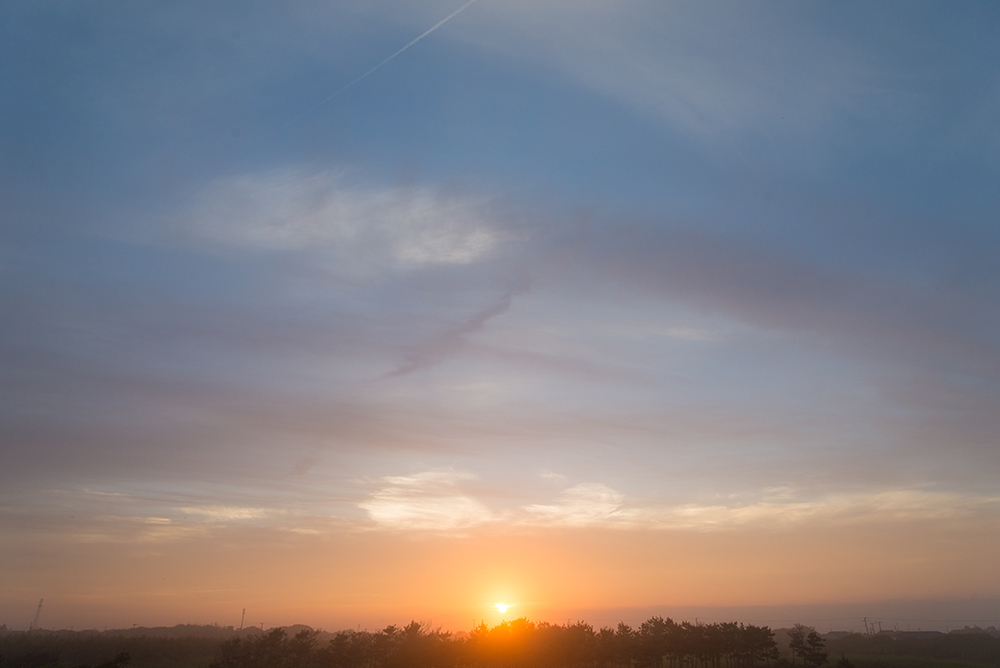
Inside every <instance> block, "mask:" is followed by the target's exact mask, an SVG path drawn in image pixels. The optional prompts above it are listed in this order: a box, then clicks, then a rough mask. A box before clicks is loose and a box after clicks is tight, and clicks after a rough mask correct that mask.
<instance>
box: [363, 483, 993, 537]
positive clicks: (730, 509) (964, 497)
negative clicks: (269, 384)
mask: <svg viewBox="0 0 1000 668" xmlns="http://www.w3.org/2000/svg"><path fill="white" fill-rule="evenodd" d="M548 477H551V474H549V476H548ZM477 479H478V477H477V476H475V475H473V474H471V473H465V472H459V471H453V470H442V471H425V472H420V473H416V474H413V475H410V476H388V477H386V478H383V479H382V482H383V483H385V486H384V487H382V488H381V489H379V490H378V491H377V492H375V493H374V494H372V495H371V496H370V498H369V499H368V500H366V501H363V502H361V503H359V504H358V505H359V507H360V508H362V509H363V510H365V511H366V512H367V513H368V516H369V519H370V520H371V521H372V522H373V523H374V525H375V527H376V528H379V529H393V530H415V531H431V532H435V531H453V530H457V529H471V528H473V527H477V526H483V525H487V524H489V525H494V526H503V527H507V528H508V529H511V530H515V531H516V530H518V529H523V530H528V529H531V528H533V527H562V528H606V529H621V530H643V531H645V530H682V531H722V530H732V529H739V528H747V527H755V526H756V527H770V528H782V527H785V528H794V527H795V526H800V525H802V524H804V523H807V522H816V521H822V522H825V523H828V524H830V525H844V524H848V525H850V524H856V523H859V522H861V523H867V522H879V521H882V522H884V521H894V522H900V521H904V522H905V521H908V520H934V519H943V520H955V519H958V518H963V517H966V518H967V517H973V516H995V514H996V513H997V511H998V510H1000V497H996V496H990V495H978V496H977V495H974V494H962V493H954V492H940V491H934V490H922V489H906V488H895V489H882V490H869V491H864V492H834V493H829V494H822V495H816V494H806V493H804V492H803V490H796V489H791V488H779V489H767V490H762V491H761V492H760V493H759V494H757V495H756V498H753V499H746V500H742V499H740V498H730V499H728V502H725V501H716V502H708V503H685V504H675V505H655V504H654V505H636V504H633V503H629V502H628V501H627V500H626V497H625V495H624V494H622V493H621V492H619V491H617V490H615V489H613V488H611V487H609V486H608V485H605V484H603V483H594V482H588V483H579V484H576V485H573V486H571V487H568V488H566V489H563V490H562V491H561V492H560V493H559V495H558V498H557V499H556V500H555V501H554V502H551V503H532V504H527V505H522V506H520V507H518V508H516V509H514V510H508V511H496V510H493V509H491V508H489V507H488V506H487V505H486V504H485V503H483V502H482V501H480V500H478V499H476V498H474V496H473V492H470V491H468V490H466V489H462V485H463V484H466V483H470V482H474V481H476V480H477Z"/></svg>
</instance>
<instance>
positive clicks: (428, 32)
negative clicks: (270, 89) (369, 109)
mask: <svg viewBox="0 0 1000 668" xmlns="http://www.w3.org/2000/svg"><path fill="white" fill-rule="evenodd" d="M477 2H479V0H469V1H468V2H466V3H465V4H464V5H462V6H461V7H459V8H458V9H456V10H455V11H453V12H452V13H451V14H448V16H446V17H444V18H443V19H441V20H440V21H438V22H437V23H435V24H434V25H432V26H431V27H430V28H428V29H427V30H425V31H424V32H423V33H421V34H420V35H418V36H417V37H415V38H414V39H412V40H410V42H408V43H407V44H406V46H404V47H403V48H401V49H400V50H399V51H396V52H395V53H394V54H392V55H391V56H389V57H388V58H386V59H385V60H383V61H382V62H381V63H379V64H378V65H376V66H375V67H373V68H371V69H370V70H368V71H367V72H365V73H364V74H362V75H361V76H359V77H358V78H357V79H355V80H354V81H352V82H351V83H349V84H347V85H346V86H344V87H343V88H341V89H339V90H337V91H335V92H333V93H331V94H329V95H327V96H326V97H324V98H323V99H322V100H320V101H319V102H317V103H316V104H314V105H312V106H311V107H309V108H308V109H306V110H305V111H303V112H302V113H301V114H299V115H298V116H296V117H295V118H293V119H292V120H290V121H288V123H286V124H285V127H288V126H289V125H291V124H292V123H294V122H295V121H297V120H299V119H300V118H302V117H303V116H305V115H306V114H308V113H309V112H311V111H313V110H314V109H316V107H320V106H322V105H324V104H326V103H327V102H329V101H330V100H332V99H333V98H335V97H337V96H338V95H340V94H341V93H343V92H344V91H346V90H347V89H348V88H350V87H351V86H353V85H354V84H356V83H358V82H360V81H361V80H362V79H365V78H367V77H368V76H369V75H371V74H373V73H374V72H375V71H376V70H378V69H379V68H381V67H382V66H383V65H385V64H386V63H388V62H389V61H390V60H392V59H393V58H395V57H396V56H398V55H399V54H401V53H403V52H404V51H406V50H407V49H409V48H410V47H411V46H413V45H414V44H416V43H417V42H419V41H420V40H422V39H423V38H424V37H427V36H428V35H430V34H431V33H432V32H434V31H435V30H437V29H438V28H440V27H441V26H443V25H444V24H445V23H447V22H448V21H450V20H452V19H453V18H455V17H456V16H457V15H459V14H460V13H462V12H463V11H465V10H466V9H468V8H469V7H470V6H471V5H474V4H475V3H477Z"/></svg>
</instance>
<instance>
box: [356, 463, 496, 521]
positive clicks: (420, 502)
mask: <svg viewBox="0 0 1000 668" xmlns="http://www.w3.org/2000/svg"><path fill="white" fill-rule="evenodd" d="M473 479H475V476H473V475H472V474H469V473H462V472H457V471H452V470H439V471H424V472H421V473H416V474H414V475H411V476H388V477H386V478H383V479H382V481H383V482H384V483H388V484H387V485H386V486H385V487H383V488H382V489H380V490H379V491H377V492H375V494H373V495H372V497H371V498H370V499H369V500H368V501H365V502H363V503H359V504H358V505H359V506H360V507H361V508H362V509H364V510H365V511H367V513H368V516H369V517H370V518H371V519H372V520H373V521H374V522H375V523H376V524H377V525H378V526H380V527H382V528H388V529H422V530H433V531H448V530H455V529H466V528H469V527H473V526H476V525H480V524H484V523H487V522H491V521H493V519H494V515H493V513H492V512H491V511H490V510H489V508H487V507H486V506H485V505H483V504H482V503H481V502H479V501H478V500H476V499H474V498H472V497H471V496H468V495H467V494H463V493H462V492H461V491H460V490H459V488H458V484H459V483H460V482H464V481H469V480H473Z"/></svg>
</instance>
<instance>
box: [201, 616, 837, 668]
mask: <svg viewBox="0 0 1000 668" xmlns="http://www.w3.org/2000/svg"><path fill="white" fill-rule="evenodd" d="M797 629H798V630H799V631H800V633H799V635H800V636H801V641H802V642H801V643H800V644H801V646H798V645H796V646H794V647H792V651H793V655H794V656H796V657H801V658H802V663H803V665H809V664H811V665H817V666H818V665H822V664H824V663H826V654H825V653H823V652H822V639H820V638H819V636H818V635H816V633H815V631H811V630H810V629H805V628H804V627H797ZM794 631H795V630H793V633H794ZM810 631H811V633H810ZM316 636H317V633H316V632H315V631H308V630H307V631H301V632H299V633H297V634H295V636H294V637H291V638H289V637H288V635H287V634H286V633H285V632H284V631H283V630H281V629H274V630H272V631H270V632H268V633H266V634H262V635H260V636H258V637H254V638H233V639H232V640H229V641H227V642H225V643H223V645H222V647H221V648H220V650H219V654H218V656H217V659H216V661H215V662H214V663H212V665H211V666H210V668H753V667H755V666H764V665H772V663H774V662H776V661H777V660H778V658H779V651H778V646H777V644H776V642H775V640H774V632H773V631H771V629H770V628H768V627H766V626H753V625H745V624H737V623H735V622H728V623H720V624H690V623H688V622H681V623H677V622H675V621H673V620H672V619H669V618H667V619H664V618H662V617H652V618H650V619H649V620H647V621H645V622H643V623H642V625H640V626H639V628H636V629H633V628H631V627H630V626H628V625H627V624H619V625H618V627H617V628H615V629H611V628H602V629H600V630H599V631H595V630H594V628H593V627H592V626H591V625H589V624H585V623H583V622H577V623H576V624H566V625H556V624H549V623H546V622H539V623H534V622H531V621H528V620H527V619H524V618H521V619H515V620H512V621H507V622H503V623H501V624H499V625H497V626H494V627H492V628H491V627H488V626H486V625H485V624H481V625H480V626H478V627H476V628H474V629H473V630H472V631H471V632H470V633H468V634H463V635H460V636H456V635H453V634H450V633H444V632H442V631H440V630H432V629H428V628H426V627H425V626H422V625H421V624H418V623H417V622H412V623H410V624H409V625H407V626H404V627H397V626H388V627H386V628H385V629H382V630H381V631H378V632H368V631H342V632H340V633H338V634H336V635H335V636H334V637H333V638H332V639H331V640H330V641H329V643H327V644H326V645H325V646H317V645H318V643H317V638H316ZM795 637H796V636H795V635H793V640H794V638H795ZM817 642H818V644H817Z"/></svg>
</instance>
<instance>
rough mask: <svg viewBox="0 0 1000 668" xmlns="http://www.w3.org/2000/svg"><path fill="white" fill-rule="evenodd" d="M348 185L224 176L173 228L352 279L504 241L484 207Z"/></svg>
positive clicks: (332, 179) (454, 198) (420, 192)
mask: <svg viewBox="0 0 1000 668" xmlns="http://www.w3.org/2000/svg"><path fill="white" fill-rule="evenodd" d="M345 181H346V175H345V174H344V173H340V174H338V173H334V172H330V171H318V172H315V171H309V170H306V169H302V168H295V167H290V168H284V169H278V170H271V171H269V172H266V173H260V174H256V173H250V174H237V175H232V176H225V177H221V178H219V179H217V180H215V181H214V182H212V183H211V184H209V185H208V186H207V187H205V188H204V189H203V190H202V191H201V192H200V193H199V195H198V196H197V198H196V199H195V201H194V202H193V203H192V204H191V205H190V207H189V208H188V209H187V210H185V211H183V212H181V213H180V214H178V215H177V216H176V217H175V219H174V220H173V222H172V223H171V225H172V226H173V227H174V229H175V230H176V231H177V232H179V233H181V234H182V235H184V236H186V237H188V238H190V239H194V240H197V241H199V242H202V243H209V244H217V245H220V246H223V247H227V246H228V247H237V248H249V249H259V250H301V249H306V248H312V249H325V250H328V251H333V252H336V253H337V256H338V259H339V260H340V261H341V262H342V263H346V266H347V268H349V269H350V270H351V271H353V272H355V273H365V272H368V271H370V270H371V269H372V267H378V266H392V267H404V268H405V267H417V266H424V265H435V264H468V263H471V262H475V261H477V260H480V259H482V258H484V257H485V256H486V255H488V254H489V253H490V252H491V251H492V250H493V249H494V248H495V247H496V246H497V244H498V243H499V242H500V241H501V235H500V233H499V232H498V231H497V230H496V229H495V228H494V227H493V226H491V224H490V221H489V219H488V205H489V201H488V200H487V199H484V198H477V197H472V196H458V195H451V196H446V195H440V194H437V193H435V192H432V191H430V190H427V189H419V188H414V189H406V188H398V189H397V188H382V189H379V188H361V187H351V186H349V185H347V184H346V183H345Z"/></svg>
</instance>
